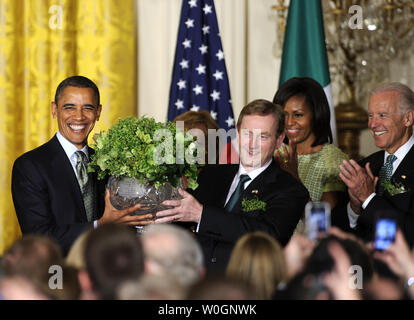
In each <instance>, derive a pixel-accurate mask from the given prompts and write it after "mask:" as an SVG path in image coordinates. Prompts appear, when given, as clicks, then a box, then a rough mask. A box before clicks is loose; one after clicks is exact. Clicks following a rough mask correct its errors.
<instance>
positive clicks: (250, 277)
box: [226, 232, 287, 299]
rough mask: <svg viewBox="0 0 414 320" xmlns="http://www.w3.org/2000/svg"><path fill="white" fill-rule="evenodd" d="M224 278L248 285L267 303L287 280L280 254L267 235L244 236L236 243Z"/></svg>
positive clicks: (253, 234) (275, 242)
mask: <svg viewBox="0 0 414 320" xmlns="http://www.w3.org/2000/svg"><path fill="white" fill-rule="evenodd" d="M226 274H227V276H228V277H230V278H234V279H237V280H242V281H244V282H247V283H249V285H250V286H251V287H252V288H253V291H254V294H255V296H256V297H257V298H258V299H270V298H271V297H272V294H273V293H274V291H275V289H276V287H277V286H278V285H279V284H280V283H281V282H284V281H286V280H287V271H286V262H285V257H284V255H283V250H282V248H281V246H280V244H279V243H278V242H277V241H276V240H275V239H274V238H272V237H271V236H269V235H268V234H266V233H263V232H253V233H248V234H245V235H244V236H243V237H241V238H240V239H239V240H238V241H237V242H236V245H235V247H234V249H233V252H232V254H231V257H230V261H229V264H228V266H227V272H226Z"/></svg>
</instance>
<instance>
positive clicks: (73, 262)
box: [65, 229, 93, 270]
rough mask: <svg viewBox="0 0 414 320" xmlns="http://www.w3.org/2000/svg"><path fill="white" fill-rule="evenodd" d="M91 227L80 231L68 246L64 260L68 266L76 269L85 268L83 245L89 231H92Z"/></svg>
mask: <svg viewBox="0 0 414 320" xmlns="http://www.w3.org/2000/svg"><path fill="white" fill-rule="evenodd" d="M92 230H93V229H90V230H88V231H85V232H84V233H82V234H81V235H80V236H79V237H78V238H77V239H76V240H75V242H74V243H73V245H72V246H71V247H70V250H69V253H68V255H67V256H66V258H65V262H66V264H67V265H68V266H71V267H74V268H76V269H78V270H85V269H86V262H85V246H86V239H87V238H88V236H89V233H91V232H92Z"/></svg>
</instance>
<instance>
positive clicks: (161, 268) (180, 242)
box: [141, 224, 205, 287]
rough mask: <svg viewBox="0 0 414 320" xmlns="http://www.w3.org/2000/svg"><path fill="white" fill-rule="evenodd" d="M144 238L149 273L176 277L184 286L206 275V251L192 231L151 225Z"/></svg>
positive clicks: (147, 271) (147, 228)
mask: <svg viewBox="0 0 414 320" xmlns="http://www.w3.org/2000/svg"><path fill="white" fill-rule="evenodd" d="M141 239H142V244H143V247H144V253H145V270H146V273H147V274H151V275H159V276H164V277H165V276H172V277H173V278H174V279H175V280H176V281H177V282H178V283H179V284H180V285H181V286H183V287H188V286H190V285H192V284H193V283H195V282H196V281H198V280H199V279H200V278H202V277H203V276H204V273H205V268H204V262H203V252H202V250H201V248H200V245H199V244H198V242H197V241H196V240H195V238H194V237H193V234H192V233H190V232H189V231H187V230H185V229H183V228H180V227H178V226H174V225H167V224H166V225H150V226H148V227H146V229H145V232H144V233H142V235H141Z"/></svg>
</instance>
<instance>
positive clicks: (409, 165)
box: [333, 147, 414, 247]
mask: <svg viewBox="0 0 414 320" xmlns="http://www.w3.org/2000/svg"><path fill="white" fill-rule="evenodd" d="M367 162H369V163H370V167H371V170H372V173H373V174H374V175H375V176H378V174H379V171H380V169H381V167H382V166H383V164H384V151H378V152H376V153H374V154H372V155H370V156H368V157H367V158H365V159H362V160H361V161H360V162H359V164H360V165H361V166H362V167H365V164H366V163H367ZM404 177H405V178H404ZM391 181H395V182H397V183H402V184H403V185H404V186H405V187H406V188H408V191H407V192H405V193H401V194H397V195H394V196H391V195H390V194H389V193H388V192H387V191H384V193H383V195H382V196H379V195H376V196H375V197H374V198H372V199H371V201H370V202H369V204H368V206H367V207H366V208H365V210H363V211H362V212H361V215H360V217H359V218H358V222H357V227H356V229H355V230H351V229H350V227H349V219H348V215H347V213H346V209H345V208H338V211H337V212H334V216H333V219H336V223H334V222H333V224H334V225H337V226H339V227H341V228H342V229H344V230H346V231H352V232H354V233H355V234H356V235H357V236H359V237H360V238H362V239H364V240H365V241H372V240H373V239H374V236H375V225H376V221H377V220H378V219H379V218H382V217H390V218H394V219H396V220H397V222H398V225H399V227H400V228H401V230H402V231H403V233H404V235H405V237H406V239H407V241H408V243H409V244H410V246H411V247H412V246H413V245H414V147H412V148H411V150H410V151H409V152H408V153H407V155H406V156H405V157H404V159H403V161H402V162H401V163H400V165H399V166H398V168H397V170H395V172H394V174H393V176H392V178H391Z"/></svg>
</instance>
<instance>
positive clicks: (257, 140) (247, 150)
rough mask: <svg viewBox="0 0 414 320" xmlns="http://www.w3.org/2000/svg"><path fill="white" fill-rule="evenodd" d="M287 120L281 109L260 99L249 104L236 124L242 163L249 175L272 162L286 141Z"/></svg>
mask: <svg viewBox="0 0 414 320" xmlns="http://www.w3.org/2000/svg"><path fill="white" fill-rule="evenodd" d="M284 122H285V116H284V114H283V110H282V108H281V107H280V106H279V105H276V104H274V103H272V102H270V101H267V100H263V99H258V100H253V101H252V102H250V103H249V104H247V105H246V106H245V107H244V108H243V109H242V111H241V112H240V115H239V118H238V120H237V125H236V127H237V133H238V138H239V150H240V162H241V164H242V165H243V167H244V168H245V169H246V171H247V172H249V171H251V170H254V169H257V168H258V167H261V166H264V165H265V164H266V163H267V162H269V161H270V160H271V159H272V157H273V153H274V151H275V149H277V148H279V147H280V145H281V144H282V142H283V138H284V136H285V135H284Z"/></svg>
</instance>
